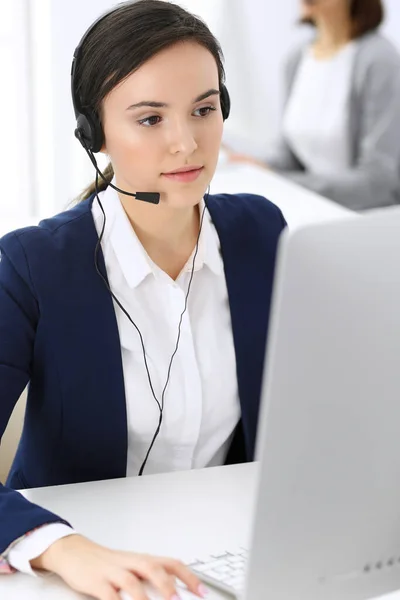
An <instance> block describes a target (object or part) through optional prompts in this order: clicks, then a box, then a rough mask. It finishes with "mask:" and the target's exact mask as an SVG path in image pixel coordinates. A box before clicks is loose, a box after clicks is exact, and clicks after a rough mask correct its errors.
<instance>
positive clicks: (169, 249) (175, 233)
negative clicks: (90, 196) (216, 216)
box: [116, 183, 200, 279]
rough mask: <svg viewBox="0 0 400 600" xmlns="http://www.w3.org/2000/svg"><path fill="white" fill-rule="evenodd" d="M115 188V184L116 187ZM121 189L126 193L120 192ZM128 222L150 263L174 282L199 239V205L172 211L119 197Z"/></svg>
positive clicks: (165, 206)
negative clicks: (154, 264) (153, 263)
mask: <svg viewBox="0 0 400 600" xmlns="http://www.w3.org/2000/svg"><path fill="white" fill-rule="evenodd" d="M116 185H117V186H118V187H120V186H119V185H118V183H117V184H116ZM122 189H126V188H123V187H122ZM118 196H119V199H120V202H121V204H122V206H123V208H124V210H125V213H126V214H127V216H128V219H129V221H130V223H131V225H132V227H133V229H134V231H135V233H136V235H137V237H138V239H139V240H140V242H141V244H142V246H143V247H144V249H145V250H146V252H147V254H148V255H149V256H150V258H151V259H152V261H153V262H155V263H156V264H157V265H158V266H159V267H160V268H161V269H162V270H163V271H165V272H166V273H168V275H170V277H172V278H173V279H176V278H177V277H178V275H179V273H180V272H181V270H182V269H183V267H184V266H185V264H186V262H187V261H188V260H189V258H190V255H191V254H192V252H193V250H194V248H195V246H196V242H197V238H198V235H199V226H200V212H199V205H196V206H190V207H184V208H172V207H170V206H167V205H166V204H164V203H162V202H161V203H160V204H149V203H147V202H142V201H140V200H135V199H134V198H130V197H128V196H126V195H124V194H119V193H118Z"/></svg>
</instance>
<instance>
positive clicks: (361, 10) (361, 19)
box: [300, 0, 385, 39]
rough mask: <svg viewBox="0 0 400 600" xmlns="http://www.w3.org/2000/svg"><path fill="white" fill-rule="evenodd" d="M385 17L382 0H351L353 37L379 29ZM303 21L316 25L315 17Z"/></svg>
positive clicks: (302, 20) (302, 21)
mask: <svg viewBox="0 0 400 600" xmlns="http://www.w3.org/2000/svg"><path fill="white" fill-rule="evenodd" d="M384 17H385V11H384V8H383V4H382V0H351V3H350V18H351V22H352V32H351V38H352V39H356V38H359V37H361V36H362V35H364V34H365V33H368V32H369V31H374V30H375V29H378V27H379V26H380V25H381V23H382V22H383V20H384ZM300 22H301V23H306V24H308V25H315V23H314V21H313V19H311V18H304V19H301V21H300Z"/></svg>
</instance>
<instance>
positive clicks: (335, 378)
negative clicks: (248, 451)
mask: <svg viewBox="0 0 400 600" xmlns="http://www.w3.org/2000/svg"><path fill="white" fill-rule="evenodd" d="M257 459H259V460H260V471H259V480H258V484H257V485H258V493H257V499H256V506H255V511H254V523H253V533H252V543H251V552H250V560H249V565H248V577H247V583H246V591H245V594H244V600H268V599H271V600H364V599H366V598H372V597H377V596H380V595H382V594H384V593H387V592H390V591H393V590H396V589H400V208H393V209H386V210H383V211H378V212H376V213H372V214H368V215H365V216H355V217H352V218H348V219H345V220H343V221H335V222H331V223H324V224H317V225H310V226H307V227H304V228H302V229H298V230H296V231H294V232H287V233H285V234H284V235H283V237H282V240H281V245H280V249H279V258H278V264H277V274H276V287H275V292H274V299H273V308H272V313H271V329H270V336H269V341H268V346H267V354H266V369H265V374H264V386H263V402H262V410H261V416H260V427H259V432H258V439H257Z"/></svg>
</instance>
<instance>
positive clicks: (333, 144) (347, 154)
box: [283, 42, 357, 175]
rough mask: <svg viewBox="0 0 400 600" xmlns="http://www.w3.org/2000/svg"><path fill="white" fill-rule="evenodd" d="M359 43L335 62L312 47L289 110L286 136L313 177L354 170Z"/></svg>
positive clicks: (305, 60)
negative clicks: (353, 100) (352, 127)
mask: <svg viewBox="0 0 400 600" xmlns="http://www.w3.org/2000/svg"><path fill="white" fill-rule="evenodd" d="M356 49H357V42H350V43H348V44H347V45H346V46H345V47H344V48H343V49H342V50H340V51H339V52H337V54H335V56H333V57H332V58H330V59H325V60H321V59H317V58H315V57H314V55H313V52H312V49H311V47H307V48H306V50H305V52H304V55H303V58H302V60H301V62H300V64H299V68H298V71H297V74H296V77H295V79H294V83H293V88H292V91H291V94H290V97H289V100H288V103H287V106H286V111H285V115H284V120H283V133H284V136H285V138H286V140H287V142H288V143H289V145H290V147H291V148H292V150H293V151H294V153H295V154H296V156H297V157H298V158H299V160H300V161H301V162H302V164H304V166H305V168H306V170H307V171H310V172H311V173H314V174H318V175H323V174H335V173H336V172H338V171H342V170H343V169H346V168H348V167H350V166H351V157H352V149H351V145H350V131H349V116H350V110H349V106H350V105H349V103H350V92H351V79H352V74H353V65H354V59H355V54H356Z"/></svg>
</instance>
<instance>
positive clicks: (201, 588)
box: [198, 584, 208, 598]
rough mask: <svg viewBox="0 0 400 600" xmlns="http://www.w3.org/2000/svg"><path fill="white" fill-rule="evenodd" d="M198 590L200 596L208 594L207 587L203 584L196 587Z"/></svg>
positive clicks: (203, 596)
mask: <svg viewBox="0 0 400 600" xmlns="http://www.w3.org/2000/svg"><path fill="white" fill-rule="evenodd" d="M198 591H199V594H200V596H201V597H202V598H205V597H206V596H208V589H207V588H206V587H205V586H204V585H202V584H200V585H199V587H198Z"/></svg>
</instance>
